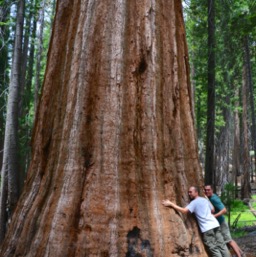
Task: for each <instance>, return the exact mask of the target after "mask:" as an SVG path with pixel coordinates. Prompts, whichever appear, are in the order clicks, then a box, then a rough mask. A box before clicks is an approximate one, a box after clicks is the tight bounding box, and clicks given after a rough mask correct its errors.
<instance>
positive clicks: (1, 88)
mask: <svg viewBox="0 0 256 257" xmlns="http://www.w3.org/2000/svg"><path fill="white" fill-rule="evenodd" d="M9 15H10V8H9V6H8V3H7V2H5V3H2V5H0V171H1V170H2V163H3V147H4V142H3V138H4V128H5V119H4V116H5V115H4V109H5V108H4V106H5V105H6V102H5V100H4V99H5V97H4V94H5V93H6V91H7V85H8V82H9V81H8V78H9V74H8V70H9V64H8V38H9V27H8V26H5V25H2V23H3V24H4V23H5V22H7V21H8V19H9Z"/></svg>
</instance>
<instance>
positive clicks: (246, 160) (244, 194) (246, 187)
mask: <svg viewBox="0 0 256 257" xmlns="http://www.w3.org/2000/svg"><path fill="white" fill-rule="evenodd" d="M246 73H247V71H246V64H244V67H243V85H242V101H243V118H242V119H243V175H242V181H241V198H242V199H244V198H250V191H251V189H250V173H249V170H250V156H249V143H248V125H247V117H248V115H247V95H248V90H247V81H246V79H247V76H246Z"/></svg>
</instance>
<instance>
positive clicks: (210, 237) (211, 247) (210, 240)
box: [203, 229, 222, 257]
mask: <svg viewBox="0 0 256 257" xmlns="http://www.w3.org/2000/svg"><path fill="white" fill-rule="evenodd" d="M203 242H204V244H205V246H206V247H207V248H208V251H209V252H210V254H211V256H212V257H222V254H221V252H220V249H219V248H218V247H216V237H215V232H214V230H213V229H211V230H208V231H206V232H204V233H203Z"/></svg>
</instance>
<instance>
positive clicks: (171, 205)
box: [162, 200, 189, 213]
mask: <svg viewBox="0 0 256 257" xmlns="http://www.w3.org/2000/svg"><path fill="white" fill-rule="evenodd" d="M162 204H163V205H164V206H165V207H172V208H173V209H175V210H176V211H179V212H181V213H188V212H189V209H188V208H182V207H180V206H178V205H177V204H175V203H173V202H171V201H169V200H163V201H162Z"/></svg>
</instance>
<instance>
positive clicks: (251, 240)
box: [234, 233, 256, 257]
mask: <svg viewBox="0 0 256 257" xmlns="http://www.w3.org/2000/svg"><path fill="white" fill-rule="evenodd" d="M234 240H235V241H236V242H237V244H238V245H239V247H240V248H241V249H242V250H243V252H244V253H245V256H246V257H256V233H251V234H250V235H247V236H243V237H239V238H235V239H234Z"/></svg>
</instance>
